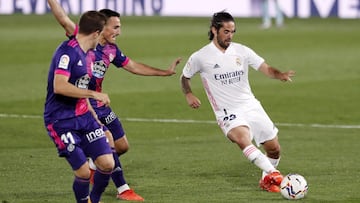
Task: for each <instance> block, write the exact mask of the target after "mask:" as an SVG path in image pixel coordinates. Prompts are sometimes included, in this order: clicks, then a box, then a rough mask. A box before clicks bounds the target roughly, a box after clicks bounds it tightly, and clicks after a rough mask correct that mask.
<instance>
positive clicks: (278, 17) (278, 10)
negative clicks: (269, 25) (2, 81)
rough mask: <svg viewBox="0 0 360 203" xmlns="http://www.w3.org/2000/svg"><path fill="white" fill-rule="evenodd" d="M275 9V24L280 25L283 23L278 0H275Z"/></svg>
mask: <svg viewBox="0 0 360 203" xmlns="http://www.w3.org/2000/svg"><path fill="white" fill-rule="evenodd" d="M275 9H276V26H277V27H282V26H283V25H284V15H283V13H282V11H281V9H280V6H279V1H278V0H275Z"/></svg>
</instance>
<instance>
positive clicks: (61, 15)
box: [47, 0, 76, 35]
mask: <svg viewBox="0 0 360 203" xmlns="http://www.w3.org/2000/svg"><path fill="white" fill-rule="evenodd" d="M47 2H48V4H49V6H50V8H51V11H52V13H53V15H54V17H55V18H56V20H57V21H58V22H59V24H60V25H61V26H62V27H63V28H64V29H65V31H66V33H67V34H68V35H72V34H74V31H75V28H76V25H75V23H74V22H73V21H72V20H71V19H70V18H69V16H67V14H66V12H65V11H64V9H63V8H62V7H61V5H60V4H59V3H58V2H57V0H47Z"/></svg>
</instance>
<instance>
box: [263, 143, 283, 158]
mask: <svg viewBox="0 0 360 203" xmlns="http://www.w3.org/2000/svg"><path fill="white" fill-rule="evenodd" d="M266 154H267V156H268V157H270V158H273V159H278V158H279V157H280V145H274V146H271V147H268V148H267V149H266Z"/></svg>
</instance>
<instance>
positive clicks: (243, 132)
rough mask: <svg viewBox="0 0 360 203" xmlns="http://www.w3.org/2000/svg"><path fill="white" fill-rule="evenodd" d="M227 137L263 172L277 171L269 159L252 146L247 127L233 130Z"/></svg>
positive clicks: (238, 127)
mask: <svg viewBox="0 0 360 203" xmlns="http://www.w3.org/2000/svg"><path fill="white" fill-rule="evenodd" d="M227 137H228V138H229V139H230V140H231V141H232V142H234V143H236V144H237V145H238V146H239V147H240V149H241V150H242V151H243V154H244V156H245V157H246V158H247V159H248V160H249V161H250V162H251V163H253V164H255V165H256V166H257V167H259V168H260V169H261V170H263V171H266V172H267V173H271V172H273V171H276V169H275V168H274V166H273V165H272V164H271V163H270V161H269V160H268V159H267V157H266V156H265V155H264V154H263V153H262V152H261V151H260V150H259V149H258V148H257V147H256V146H254V145H253V144H252V140H251V137H250V131H249V128H248V127H247V126H237V127H235V128H232V129H231V130H230V131H229V132H228V133H227Z"/></svg>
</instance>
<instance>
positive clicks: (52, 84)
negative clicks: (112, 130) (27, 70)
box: [44, 11, 114, 203]
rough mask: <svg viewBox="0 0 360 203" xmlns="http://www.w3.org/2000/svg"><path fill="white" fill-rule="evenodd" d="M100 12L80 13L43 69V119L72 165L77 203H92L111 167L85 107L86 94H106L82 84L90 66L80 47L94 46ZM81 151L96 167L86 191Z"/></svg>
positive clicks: (104, 99)
mask: <svg viewBox="0 0 360 203" xmlns="http://www.w3.org/2000/svg"><path fill="white" fill-rule="evenodd" d="M105 22H106V18H105V16H104V15H103V14H101V13H100V12H97V11H88V12H86V13H84V14H83V15H82V16H81V18H80V21H79V34H78V35H77V36H76V37H74V38H71V39H69V40H67V41H64V42H63V43H62V44H60V46H59V47H58V48H57V49H56V51H55V53H54V55H53V58H52V61H51V65H50V69H49V74H48V84H47V96H46V102H45V109H44V124H45V127H46V129H47V132H48V135H49V136H50V137H51V139H52V140H53V142H54V144H55V145H56V147H57V150H58V154H59V156H60V157H64V158H65V159H66V160H67V161H68V163H69V164H70V166H71V167H72V169H73V171H74V175H75V178H74V182H73V191H74V194H75V198H76V201H77V202H78V203H88V202H92V203H98V202H99V201H100V198H101V195H102V193H103V192H104V190H105V188H106V186H107V185H108V183H109V179H110V175H111V172H112V169H113V167H114V160H113V157H112V152H111V149H110V147H109V144H108V142H107V139H106V136H105V134H104V131H103V129H102V126H101V125H100V124H99V123H98V122H97V120H96V119H95V118H94V116H93V114H92V113H91V112H90V111H89V106H90V105H89V104H88V101H87V99H88V98H93V99H95V100H97V101H101V102H102V103H104V104H106V105H109V103H110V99H109V97H108V95H107V94H105V93H100V92H96V91H92V90H88V88H87V87H88V84H89V81H90V80H91V75H92V74H91V72H90V71H89V69H88V68H87V65H86V64H88V62H87V60H88V59H87V58H86V53H87V52H88V51H89V50H91V49H94V48H95V47H96V45H97V43H98V40H99V36H100V33H101V31H102V30H103V27H104V25H105ZM87 157H91V158H92V159H93V160H95V161H94V162H95V164H96V165H97V171H96V172H95V174H94V185H93V187H92V190H91V192H90V194H89V183H90V170H89V164H88V162H87Z"/></svg>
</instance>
